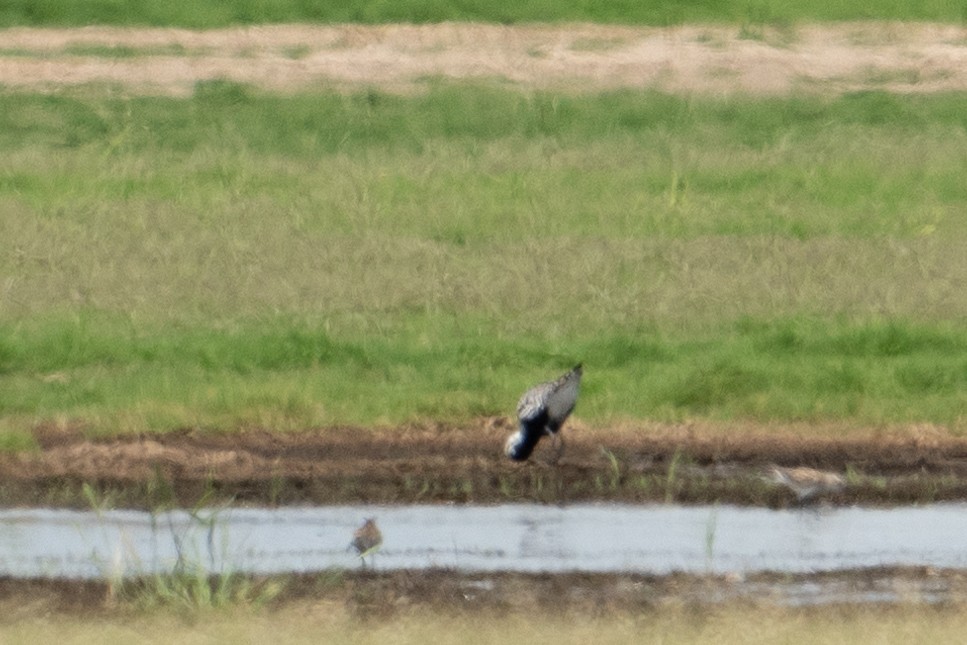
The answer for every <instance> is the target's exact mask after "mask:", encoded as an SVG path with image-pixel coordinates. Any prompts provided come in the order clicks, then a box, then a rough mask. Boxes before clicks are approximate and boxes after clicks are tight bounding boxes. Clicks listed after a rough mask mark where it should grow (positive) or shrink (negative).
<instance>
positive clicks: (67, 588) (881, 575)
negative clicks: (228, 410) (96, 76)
mask: <svg viewBox="0 0 967 645" xmlns="http://www.w3.org/2000/svg"><path fill="white" fill-rule="evenodd" d="M269 584H277V585H279V586H280V587H281V593H279V594H278V595H277V596H275V598H274V599H273V600H272V602H271V603H270V604H269V606H268V610H269V611H272V610H273V609H280V608H286V607H293V606H296V607H298V606H300V605H308V607H307V610H311V608H312V606H316V607H319V608H327V610H329V611H331V610H332V607H333V605H336V606H342V607H343V608H345V610H346V611H348V613H349V614H350V615H352V616H355V617H358V618H362V619H387V618H392V617H394V616H398V615H401V614H403V615H405V614H406V613H407V612H411V611H413V610H418V609H428V610H430V611H434V612H440V613H444V614H452V613H459V614H471V613H475V612H487V613H496V614H498V615H500V614H516V615H534V614H536V613H545V614H547V613H549V614H551V615H561V616H567V615H575V614H577V615H587V616H607V617H609V618H613V617H615V616H619V615H631V616H638V617H640V616H642V615H648V613H649V612H655V611H661V610H663V609H666V608H669V607H672V608H682V607H694V608H703V607H705V608H708V607H715V606H722V605H729V604H733V605H734V604H742V603H745V604H747V605H750V606H753V605H760V606H762V605H764V606H770V605H777V606H783V605H785V606H792V607H795V604H794V603H795V601H796V600H797V598H799V599H802V598H801V596H802V590H803V589H811V590H813V591H815V590H828V592H829V593H830V594H831V595H834V596H835V597H837V598H844V597H845V598H851V599H853V600H852V602H854V603H863V602H870V601H871V599H876V600H875V602H876V603H877V604H878V605H881V606H882V605H884V604H903V603H908V604H914V603H918V602H923V601H925V600H926V601H929V602H932V603H936V604H940V605H942V606H947V607H960V606H963V603H964V602H965V600H967V575H965V574H964V573H963V572H959V571H950V570H933V569H929V568H924V567H910V568H901V569H887V568H883V569H864V570H858V571H839V572H833V573H815V574H781V575H777V574H771V573H762V574H756V575H751V576H746V577H737V576H714V575H709V576H694V575H684V574H673V575H667V576H650V575H644V574H588V573H565V574H523V573H481V574H457V573H455V572H453V571H448V570H441V569H430V570H423V571H394V572H389V573H378V572H372V571H362V570H360V571H341V572H337V571H329V572H322V573H319V574H304V575H293V576H286V577H280V578H260V579H253V580H252V588H251V589H252V594H253V596H257V595H258V594H259V593H260V590H261V589H262V588H265V587H266V586H267V585H269ZM150 589H151V581H150V580H148V581H131V582H129V583H127V584H126V585H124V586H122V587H121V588H120V589H118V587H117V586H116V585H115V586H111V585H110V584H109V583H108V582H96V581H92V582H85V581H64V580H49V579H38V580H14V579H9V578H0V614H2V616H3V618H0V624H4V623H16V622H17V621H18V620H20V619H22V618H24V617H28V616H37V615H46V614H49V613H50V612H60V613H64V614H68V615H70V614H74V615H79V616H82V617H84V618H85V619H88V618H95V617H98V616H102V617H110V616H112V615H116V614H117V613H118V612H122V613H123V611H124V610H125V609H131V608H133V607H135V606H136V602H137V598H138V596H139V594H143V593H147V594H150ZM125 600H129V601H130V603H126V602H125ZM805 600H806V601H807V606H808V604H809V602H808V601H809V600H812V601H813V602H815V601H817V600H821V598H818V597H815V598H806V599H805ZM820 608H822V605H820ZM820 610H822V609H820ZM826 610H827V611H828V609H826Z"/></svg>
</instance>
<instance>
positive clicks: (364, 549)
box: [349, 517, 383, 567]
mask: <svg viewBox="0 0 967 645" xmlns="http://www.w3.org/2000/svg"><path fill="white" fill-rule="evenodd" d="M382 544H383V534H382V533H381V532H380V530H379V527H378V526H376V518H374V517H367V518H366V521H364V522H363V525H362V526H360V527H359V528H358V529H356V530H355V532H353V541H352V542H351V543H350V544H349V547H350V548H352V549H356V553H357V554H358V555H359V559H360V560H362V562H363V566H364V567H365V566H366V556H367V555H373V554H374V553H376V551H377V550H378V549H379V547H380V546H381V545H382Z"/></svg>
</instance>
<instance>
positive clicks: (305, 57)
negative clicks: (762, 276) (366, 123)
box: [0, 23, 967, 95]
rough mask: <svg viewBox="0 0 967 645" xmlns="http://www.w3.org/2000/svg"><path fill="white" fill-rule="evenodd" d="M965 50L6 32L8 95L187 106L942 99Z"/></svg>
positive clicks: (522, 29)
mask: <svg viewBox="0 0 967 645" xmlns="http://www.w3.org/2000/svg"><path fill="white" fill-rule="evenodd" d="M965 44H967V28H965V27H964V26H962V25H949V26H948V25H931V24H919V23H918V24H896V23H847V24H834V25H801V26H789V27H784V28H775V27H770V26H762V25H759V26H756V25H751V26H750V25H745V26H742V27H740V26H701V25H698V26H695V25H687V26H677V27H670V28H661V29H659V28H644V27H620V26H602V25H558V26H535V25H532V26H501V25H475V24H440V25H419V26H417V25H379V26H362V25H336V26H304V25H289V26H285V25H282V26H261V27H248V28H235V29H224V30H214V31H201V32H199V31H189V30H181V29H133V28H108V27H89V28H83V29H8V30H0V85H3V86H6V87H12V88H29V89H40V90H52V91H53V90H60V89H63V88H65V87H72V86H82V85H87V84H110V85H114V86H117V87H118V88H120V89H121V90H123V91H125V92H138V93H140V92H145V93H156V94H168V95H185V94H188V93H190V92H191V91H192V89H193V87H194V85H195V83H196V82H198V81H201V80H209V79H216V78H218V79H230V80H233V81H237V82H242V83H249V84H252V85H255V86H259V87H263V88H266V89H271V90H276V91H295V90H300V89H306V88H340V89H347V90H352V89H360V88H370V87H378V88H382V89H387V90H392V91H403V92H406V91H413V90H415V89H419V88H420V87H421V86H424V85H425V84H426V82H427V80H428V79H440V78H446V79H474V80H483V81H488V82H498V83H506V84H510V85H512V86H518V87H522V88H536V89H556V90H565V91H576V92H582V91H597V90H602V89H614V88H620V87H630V88H653V89H657V90H661V91H667V92H680V93H701V94H729V93H736V92H743V93H753V94H770V95H772V94H788V93H790V92H810V93H827V94H829V93H841V92H848V91H858V90H870V89H882V90H888V91H895V92H938V91H949V90H964V89H967V46H965Z"/></svg>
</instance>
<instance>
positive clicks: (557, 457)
mask: <svg viewBox="0 0 967 645" xmlns="http://www.w3.org/2000/svg"><path fill="white" fill-rule="evenodd" d="M554 441H555V442H556V443H557V452H556V453H555V454H554V461H552V462H551V463H552V464H554V465H557V462H559V461H561V456H562V455H563V454H564V437H563V435H561V431H560V430H558V431H557V432H555V433H554Z"/></svg>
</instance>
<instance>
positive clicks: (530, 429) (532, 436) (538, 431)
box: [509, 413, 547, 461]
mask: <svg viewBox="0 0 967 645" xmlns="http://www.w3.org/2000/svg"><path fill="white" fill-rule="evenodd" d="M546 425H547V414H546V413H544V414H541V415H540V416H538V417H537V418H536V419H531V420H529V421H521V422H520V433H519V434H520V440H519V441H518V442H517V443H516V444H515V445H514V447H513V450H512V451H511V452H510V453H509V456H510V458H511V459H513V460H514V461H524V460H526V459H527V458H528V457H530V456H531V453H532V452H534V448H535V447H536V446H537V442H538V441H540V440H541V437H543V436H544V428H545V427H546Z"/></svg>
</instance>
